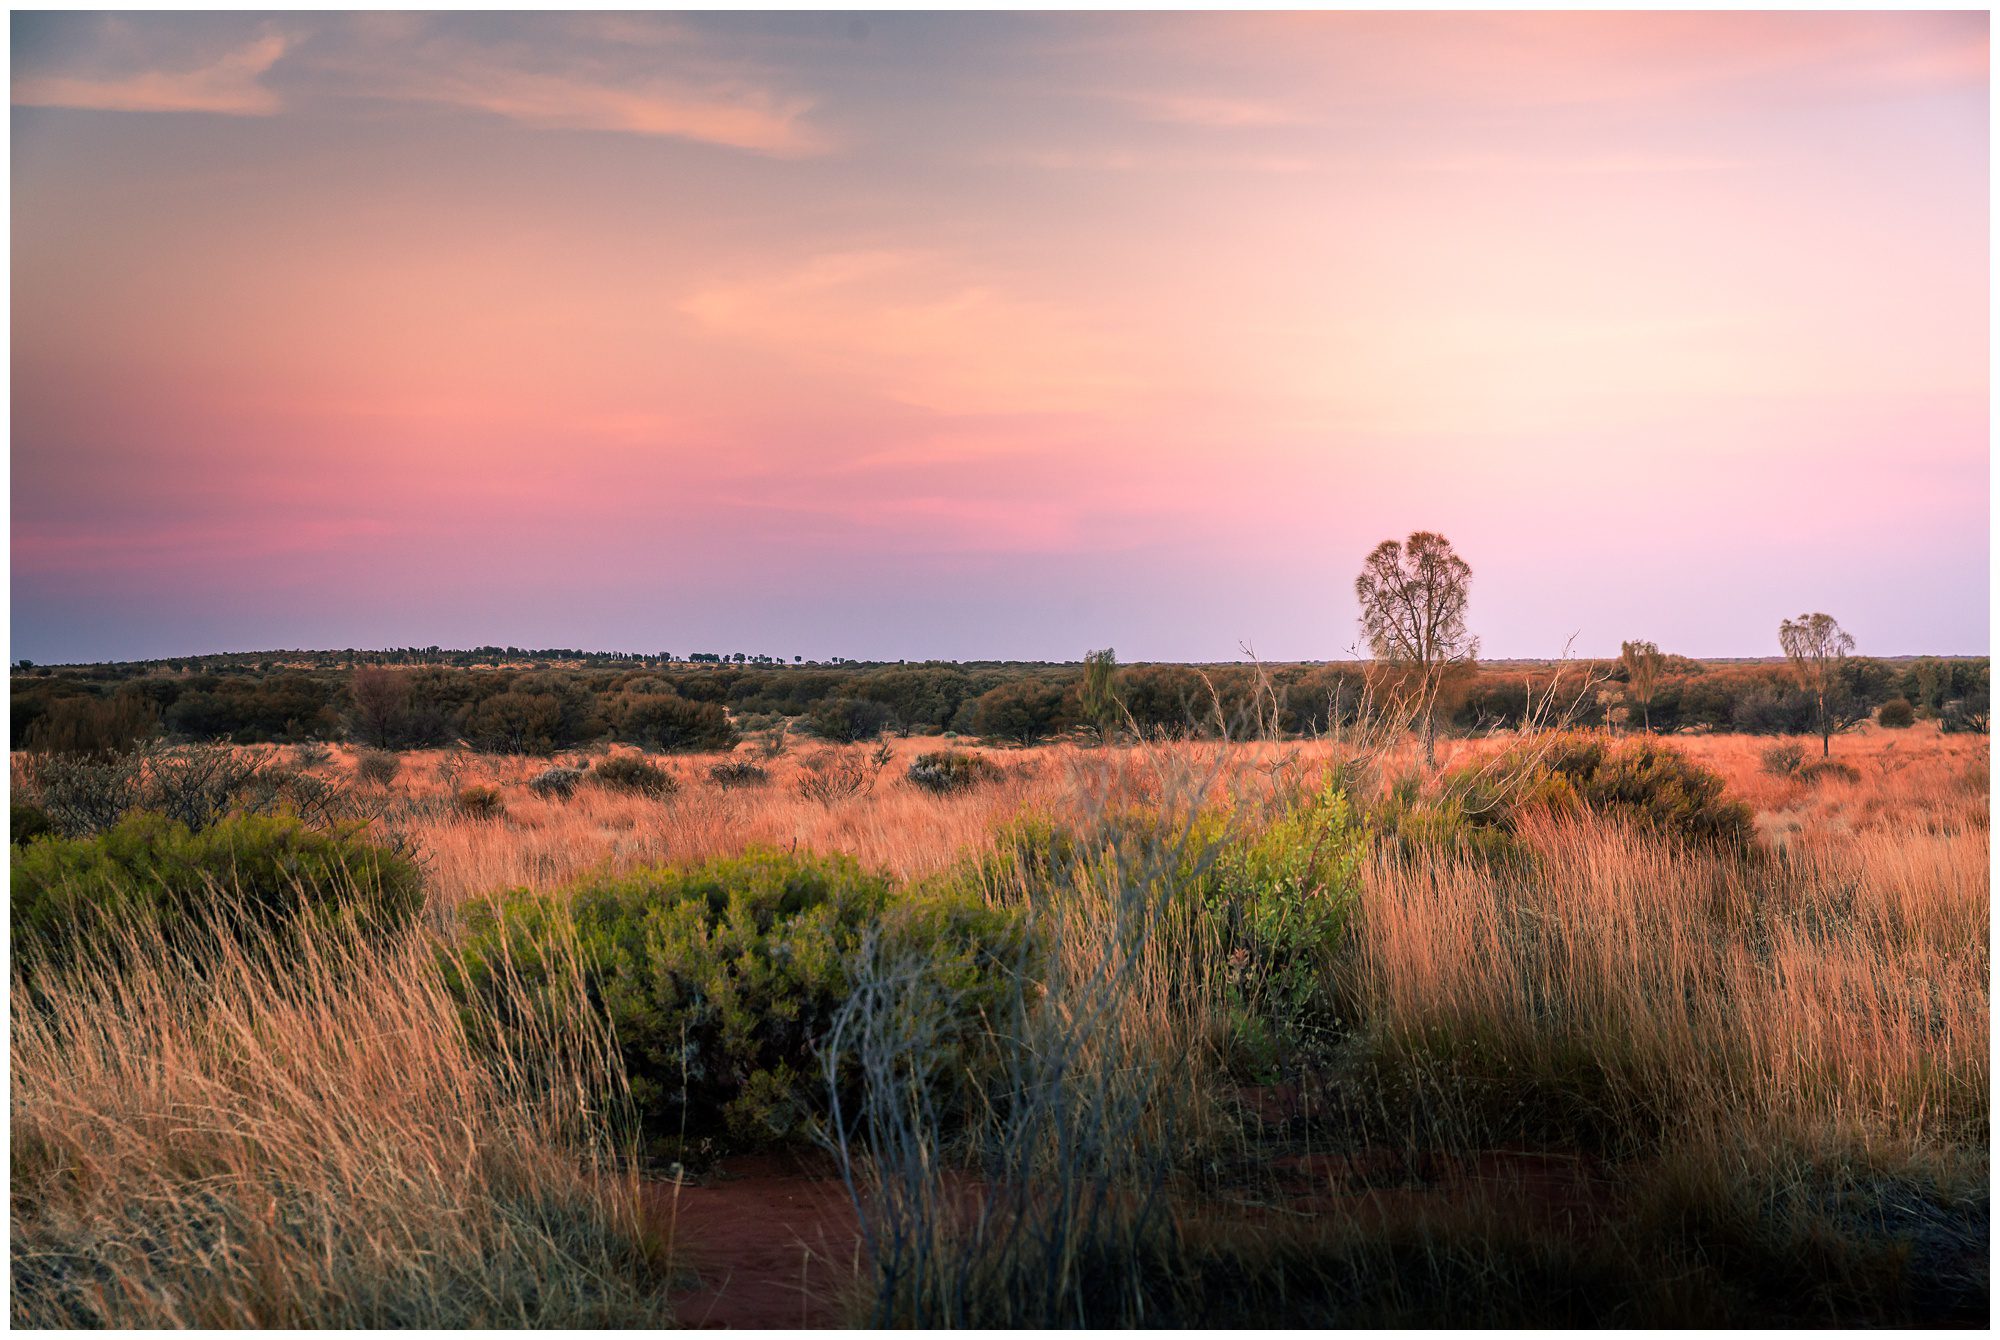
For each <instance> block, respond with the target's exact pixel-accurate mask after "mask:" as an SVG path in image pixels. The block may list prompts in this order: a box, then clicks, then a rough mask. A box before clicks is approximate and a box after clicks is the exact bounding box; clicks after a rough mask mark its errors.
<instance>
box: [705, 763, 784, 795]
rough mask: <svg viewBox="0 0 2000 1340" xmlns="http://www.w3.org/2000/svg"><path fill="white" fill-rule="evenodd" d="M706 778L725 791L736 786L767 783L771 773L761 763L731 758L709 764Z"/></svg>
mask: <svg viewBox="0 0 2000 1340" xmlns="http://www.w3.org/2000/svg"><path fill="white" fill-rule="evenodd" d="M708 780H709V781H711V782H713V783H714V784H715V785H717V786H719V787H721V788H722V789H723V790H725V791H732V790H735V789H737V788H738V787H746V786H764V785H767V784H768V783H769V782H770V780H771V774H770V773H768V772H766V771H765V770H764V768H763V765H762V764H758V763H753V762H751V761H750V760H749V759H747V758H731V759H725V760H723V761H722V762H720V763H714V764H711V765H709V769H708Z"/></svg>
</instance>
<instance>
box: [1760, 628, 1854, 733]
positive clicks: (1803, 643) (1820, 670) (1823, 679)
mask: <svg viewBox="0 0 2000 1340" xmlns="http://www.w3.org/2000/svg"><path fill="white" fill-rule="evenodd" d="M1778 645H1779V646H1781V647H1783V648H1784V649H1785V659H1786V660H1788V661H1790V662H1791V664H1792V678H1793V679H1795V680H1797V681H1798V685H1799V687H1800V688H1802V689H1804V690H1805V691H1806V693H1807V694H1809V695H1810V696H1811V697H1812V700H1813V706H1814V709H1815V710H1816V711H1817V713H1818V716H1819V753H1820V757H1821V758H1825V757H1826V756H1827V755H1828V754H1831V753H1832V752H1833V700H1834V697H1835V695H1836V694H1837V693H1838V692H1839V690H1840V667H1841V664H1842V663H1843V662H1845V661H1846V660H1847V658H1848V657H1849V656H1850V655H1852V654H1853V652H1854V639H1853V638H1852V637H1850V636H1849V635H1848V634H1847V633H1846V631H1844V630H1843V629H1842V628H1841V626H1840V625H1839V624H1837V623H1835V622H1834V619H1833V616H1832V615H1831V614H1801V615H1800V616H1799V617H1798V618H1796V619H1787V620H1785V621H1784V622H1783V623H1781V624H1779V625H1778Z"/></svg>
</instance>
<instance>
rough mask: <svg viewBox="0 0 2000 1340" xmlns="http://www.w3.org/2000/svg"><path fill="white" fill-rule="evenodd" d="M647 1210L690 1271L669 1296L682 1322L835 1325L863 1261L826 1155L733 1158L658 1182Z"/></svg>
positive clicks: (850, 1211) (734, 1326)
mask: <svg viewBox="0 0 2000 1340" xmlns="http://www.w3.org/2000/svg"><path fill="white" fill-rule="evenodd" d="M648 1199H649V1203H648V1210H649V1212H650V1213H651V1214H653V1215H654V1216H655V1217H656V1218H655V1222H656V1223H658V1225H659V1226H660V1230H661V1231H662V1232H663V1233H665V1234H667V1235H668V1237H669V1240H670V1241H671V1242H672V1243H673V1251H674V1254H675V1257H676V1259H677V1260H678V1261H680V1262H682V1263H683V1264H684V1265H686V1266H687V1267H689V1268H691V1269H692V1271H693V1272H694V1275H695V1277H696V1281H697V1283H696V1284H695V1287H694V1288H692V1289H691V1290H689V1291H688V1292H686V1293H683V1294H680V1295H679V1296H677V1297H676V1298H675V1300H674V1309H675V1313H676V1315H677V1316H678V1318H679V1320H680V1324H681V1325H683V1326H688V1327H707V1328H719V1329H729V1330H744V1329H756V1330H794V1329H800V1328H816V1327H834V1326H839V1325H841V1324H842V1323H843V1320H844V1308H843V1304H844V1302H845V1300H846V1299H847V1297H848V1295H849V1293H850V1292H851V1290H852V1287H853V1283H854V1279H855V1273H856V1271H857V1269H858V1267H859V1264H860V1260H861V1238H860V1231H859V1228H858V1227H857V1225H856V1222H855V1217H854V1206H853V1204H852V1203H851V1202H850V1201H849V1200H848V1197H847V1189H846V1187H845V1186H844V1185H843V1184H842V1183H841V1181H840V1179H839V1178H838V1177H837V1176H835V1175H834V1172H833V1169H832V1167H831V1165H830V1164H829V1163H828V1162H827V1161H825V1160H814V1159H809V1158H805V1157H800V1156H793V1155H760V1156H755V1157H744V1158H734V1159H731V1160H729V1161H728V1163H727V1165H726V1166H724V1167H721V1168H718V1169H716V1170H715V1171H714V1172H712V1173H708V1174H705V1175H704V1176H702V1177H701V1178H700V1179H699V1180H698V1181H695V1180H689V1181H686V1182H683V1183H682V1184H681V1185H679V1186H678V1187H677V1186H675V1185H673V1184H672V1183H661V1184H656V1185H655V1186H654V1187H653V1189H652V1190H651V1192H650V1193H649V1198H648Z"/></svg>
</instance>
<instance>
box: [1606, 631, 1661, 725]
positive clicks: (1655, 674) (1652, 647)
mask: <svg viewBox="0 0 2000 1340" xmlns="http://www.w3.org/2000/svg"><path fill="white" fill-rule="evenodd" d="M1618 659H1619V660H1621V661H1623V662H1624V663H1625V687H1626V691H1627V692H1629V693H1630V694H1631V695H1632V701H1633V702H1635V703H1637V704H1639V716H1640V718H1641V719H1642V720H1643V721H1644V722H1645V723H1646V733H1647V734H1648V735H1651V734H1652V733H1653V690H1654V688H1656V687H1657V686H1658V685H1659V682H1660V671H1662V670H1664V669H1665V668H1666V665H1667V658H1666V657H1665V656H1664V655H1662V654H1661V652H1660V649H1659V647H1658V645H1656V644H1655V643H1651V642H1627V643H1625V644H1623V645H1622V646H1621V647H1619V649H1618Z"/></svg>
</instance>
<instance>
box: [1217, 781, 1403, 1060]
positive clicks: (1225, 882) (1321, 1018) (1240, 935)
mask: <svg viewBox="0 0 2000 1340" xmlns="http://www.w3.org/2000/svg"><path fill="white" fill-rule="evenodd" d="M1367 855H1368V832H1367V829H1366V827H1365V826H1364V825H1363V824H1361V823H1360V822H1358V821H1357V819H1356V816H1355V815H1354V813H1353V810H1352V809H1351V807H1350V806H1349V803H1348V799H1347V795H1346V793H1345V792H1344V791H1342V790H1341V789H1340V786H1339V783H1338V780H1337V779H1336V778H1335V777H1333V776H1329V777H1328V778H1327V779H1326V780H1325V782H1324V783H1323V784H1322V785H1321V787H1320V788H1319V790H1317V791H1315V792H1311V793H1309V794H1306V795H1303V796H1300V797H1297V798H1296V799H1295V800H1294V801H1293V803H1291V804H1289V805H1287V806H1286V807H1285V808H1284V809H1283V811H1282V812H1280V813H1279V814H1278V816H1277V817H1276V818H1274V819H1273V820H1271V821H1270V822H1269V823H1268V824H1266V825H1265V826H1264V827H1263V828H1262V829H1261V830H1260V831H1256V832H1253V833H1250V834H1247V835H1244V836H1241V837H1239V838H1237V839H1236V840H1234V841H1231V842H1229V843H1227V844H1226V845H1224V846H1223V847H1222V848H1221V850H1220V852H1219V854H1218V857H1217V860H1216V877H1215V879H1214V880H1213V881H1212V883H1211V885H1210V889H1209V893H1208V898H1207V906H1206V911H1207V913H1208V916H1209V918H1210V923H1211V927H1212V928H1213V930H1214V931H1215V932H1216V933H1217V934H1218V937H1219V941H1220V944H1221V945H1222V946H1223V952H1224V954H1225V967H1224V979H1223V980H1224V986H1225V991H1224V998H1225V1000H1226V1002H1227V1005H1228V1009H1229V1016H1230V1035H1231V1042H1232V1048H1231V1050H1232V1055H1231V1056H1230V1058H1229V1059H1230V1061H1231V1064H1232V1066H1233V1067H1234V1068H1235V1069H1236V1070H1237V1071H1238V1072H1239V1073H1241V1074H1243V1075H1245V1076H1246V1077H1247V1078H1269V1077H1272V1076H1274V1075H1275V1074H1276V1073H1277V1071H1278V1068H1279V1065H1280V1062H1281V1061H1282V1059H1283V1057H1284V1056H1285V1054H1286V1053H1287V1052H1292V1051H1296V1050H1297V1049H1298V1048H1301V1047H1307V1046H1312V1045H1314V1044H1316V1043H1321V1042H1324V1041H1327V1040H1328V1039H1330V1038H1331V1036H1332V1034H1333V1031H1334V1024H1333V1014H1332V999H1331V993H1330V992H1329V991H1328V990H1327V984H1328V981H1329V980H1330V975H1331V971H1332V967H1333V960H1334V955H1335V952H1336V950H1337V949H1338V947H1339V944H1340V939H1341V936H1342V935H1343V934H1345V932H1346V929H1347V919H1348V916H1349V915H1350V913H1351V912H1352V910H1353V908H1354V904H1355V902H1356V900H1357V899H1358V898H1359V897H1360V894H1361V868H1362V863H1363V862H1364V861H1365V860H1366V859H1367Z"/></svg>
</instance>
